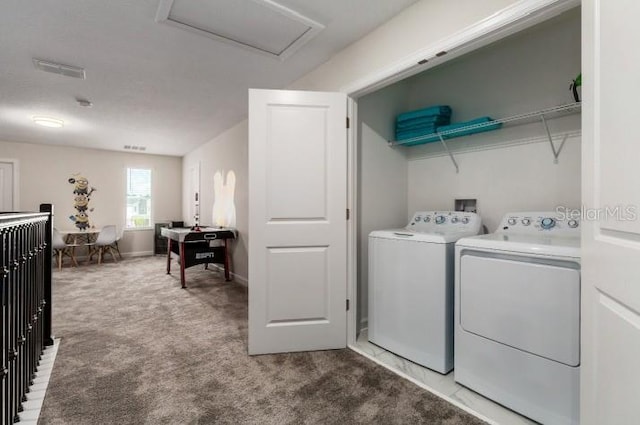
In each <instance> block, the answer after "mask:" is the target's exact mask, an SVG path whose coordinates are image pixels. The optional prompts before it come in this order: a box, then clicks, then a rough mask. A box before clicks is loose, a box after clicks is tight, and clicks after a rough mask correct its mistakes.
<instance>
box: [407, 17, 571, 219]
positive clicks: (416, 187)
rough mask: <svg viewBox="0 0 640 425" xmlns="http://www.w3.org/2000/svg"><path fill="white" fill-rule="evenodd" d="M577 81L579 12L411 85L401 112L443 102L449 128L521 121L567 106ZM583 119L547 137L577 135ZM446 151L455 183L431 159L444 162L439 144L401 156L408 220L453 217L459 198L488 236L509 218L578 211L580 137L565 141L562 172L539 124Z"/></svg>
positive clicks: (563, 122)
mask: <svg viewBox="0 0 640 425" xmlns="http://www.w3.org/2000/svg"><path fill="white" fill-rule="evenodd" d="M579 72H580V11H579V10H574V11H571V12H568V13H566V14H564V15H561V16H559V17H557V18H555V19H553V20H551V21H548V22H545V23H543V24H541V25H538V26H536V27H534V28H531V29H529V30H527V31H524V32H522V33H520V34H517V35H515V36H513V37H511V38H508V39H506V40H503V41H501V42H498V43H496V44H494V45H491V46H488V47H487V48H484V49H481V50H479V51H476V52H473V53H471V54H469V55H466V56H464V57H462V58H459V59H456V60H453V61H451V62H450V63H446V64H444V65H443V66H441V67H438V68H436V69H433V70H432V71H430V72H428V73H424V74H420V75H418V76H416V77H413V78H411V79H409V80H408V81H407V82H406V83H407V84H408V86H409V87H410V89H409V98H408V103H407V109H408V110H411V109H415V108H418V107H420V106H426V105H430V104H438V103H446V104H449V105H451V107H452V108H453V111H454V113H453V116H452V121H462V120H467V119H471V118H474V117H478V116H482V115H489V116H491V117H493V118H500V117H506V116H511V115H515V114H521V113H525V112H530V111H534V110H537V109H544V108H548V107H551V106H555V105H560V104H566V103H570V102H573V96H572V94H571V91H570V90H569V84H570V82H571V79H573V78H575V76H576V75H577V74H578V73H579ZM579 120H580V116H579V115H572V116H568V117H563V118H560V119H556V120H551V121H550V122H549V125H550V127H551V129H552V130H553V131H564V130H572V129H573V130H575V129H579V128H580V121H579ZM519 142H522V143H523V144H522V145H520V146H509V147H501V148H499V149H490V148H492V147H493V148H495V147H496V144H503V143H511V144H513V143H519ZM556 143H559V141H557V142H556ZM448 145H449V147H450V149H451V150H452V151H453V152H454V155H455V157H456V160H457V161H458V164H459V166H460V172H459V174H456V172H455V168H454V167H453V164H452V163H451V161H450V159H449V157H448V156H446V157H445V156H436V157H434V156H433V155H434V154H435V152H437V151H440V155H442V152H441V151H442V149H441V147H440V146H439V144H438V143H434V144H429V145H424V146H418V147H414V148H410V147H409V148H404V149H405V150H406V151H407V154H408V157H409V179H408V182H409V193H408V202H409V205H408V212H409V213H411V212H412V211H414V210H420V209H451V208H453V205H454V200H455V199H456V198H476V199H478V209H479V211H478V212H479V213H480V214H481V216H482V218H483V221H484V223H485V224H486V225H487V227H488V229H489V231H494V230H495V229H496V226H497V225H498V223H499V221H500V218H501V217H502V215H503V214H504V213H506V212H508V211H516V210H523V211H524V210H554V209H555V208H556V207H557V206H568V207H572V208H575V207H578V206H579V205H580V155H581V153H580V137H572V138H569V139H568V140H567V142H566V144H565V147H564V149H563V151H562V152H561V154H560V158H559V161H558V164H554V161H553V154H552V152H551V147H550V146H549V142H548V140H547V139H546V137H545V131H544V127H543V126H542V124H541V123H540V122H535V123H532V124H527V125H524V126H516V127H509V128H505V129H501V130H497V131H492V132H487V133H484V134H478V135H474V136H469V137H462V138H457V139H452V140H450V141H449V142H448ZM483 149H490V150H483ZM474 150H475V151H474ZM465 151H466V153H463V152H465Z"/></svg>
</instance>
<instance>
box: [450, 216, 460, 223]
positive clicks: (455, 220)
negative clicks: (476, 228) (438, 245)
mask: <svg viewBox="0 0 640 425" xmlns="http://www.w3.org/2000/svg"><path fill="white" fill-rule="evenodd" d="M458 220H459V218H458V217H451V222H452V223H457V222H458Z"/></svg>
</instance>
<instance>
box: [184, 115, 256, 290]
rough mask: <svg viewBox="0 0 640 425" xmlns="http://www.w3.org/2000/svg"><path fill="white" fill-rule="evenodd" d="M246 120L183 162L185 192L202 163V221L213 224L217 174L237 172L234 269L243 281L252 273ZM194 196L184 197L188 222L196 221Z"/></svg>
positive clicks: (233, 249)
mask: <svg viewBox="0 0 640 425" xmlns="http://www.w3.org/2000/svg"><path fill="white" fill-rule="evenodd" d="M246 123H247V122H246V121H244V122H243V123H241V124H240V125H236V126H235V127H233V128H231V129H230V130H228V131H226V132H224V133H223V134H221V135H220V136H218V137H216V138H215V139H213V140H211V141H210V142H208V143H206V144H205V145H203V146H201V147H200V148H198V149H196V150H194V151H192V152H190V153H189V154H187V155H185V156H184V158H183V161H182V169H183V182H184V183H183V191H184V193H185V194H187V193H189V186H188V185H189V179H190V174H189V173H190V170H191V168H192V167H193V166H194V165H196V164H197V163H198V162H199V163H200V223H201V224H209V225H210V224H213V202H214V190H213V176H214V174H215V173H216V172H218V171H219V172H221V173H222V174H223V175H224V176H225V178H226V176H227V172H229V171H233V172H234V173H235V175H236V189H235V206H236V228H237V229H238V239H236V240H235V241H234V242H233V243H232V247H233V248H232V253H231V259H232V267H231V268H232V272H233V273H234V274H235V278H236V279H239V280H240V281H245V282H246V280H247V275H248V256H247V243H248V234H247V229H248V227H249V226H248V224H249V221H248V212H249V207H248V199H247V195H248V192H249V188H248V181H247V178H248V169H247V167H248V161H249V158H248V152H247V148H248V145H247V131H248V129H247V125H246ZM190 204H191V199H184V200H183V205H182V216H183V219H184V221H185V222H186V223H192V222H193V218H192V216H191V213H190V211H191V208H190V207H191V205H190Z"/></svg>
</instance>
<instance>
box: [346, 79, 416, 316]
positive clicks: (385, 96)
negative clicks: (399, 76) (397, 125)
mask: <svg viewBox="0 0 640 425" xmlns="http://www.w3.org/2000/svg"><path fill="white" fill-rule="evenodd" d="M406 97H407V87H406V85H405V84H403V83H402V82H401V83H398V84H394V85H392V86H389V87H387V88H385V89H382V90H379V91H377V92H376V93H373V94H371V95H369V96H366V97H365V98H363V99H362V100H360V101H358V116H359V117H361V118H360V119H359V125H360V127H359V128H358V134H359V136H360V137H359V139H360V140H359V143H358V194H359V196H358V306H359V307H358V319H359V320H360V321H361V323H362V321H363V320H366V318H367V297H368V292H367V281H368V261H367V258H368V255H369V250H368V239H367V238H368V235H369V233H371V231H373V230H377V229H383V228H394V227H404V226H405V225H406V220H407V214H408V213H407V189H408V184H407V183H408V182H407V176H408V173H407V167H408V163H407V158H406V152H405V151H404V150H403V149H395V150H394V149H390V148H389V146H388V145H387V140H388V139H389V138H392V137H393V133H394V127H393V121H392V120H390V119H389V117H395V116H396V115H397V114H398V113H400V112H401V111H402V108H403V106H402V105H403V103H404V101H405V99H406ZM365 326H366V325H365Z"/></svg>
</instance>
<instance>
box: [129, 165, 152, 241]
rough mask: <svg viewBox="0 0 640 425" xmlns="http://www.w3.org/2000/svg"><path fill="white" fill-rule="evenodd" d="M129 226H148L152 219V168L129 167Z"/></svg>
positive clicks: (132, 227)
mask: <svg viewBox="0 0 640 425" xmlns="http://www.w3.org/2000/svg"><path fill="white" fill-rule="evenodd" d="M126 223H127V228H129V229H136V228H148V227H151V226H152V221H151V170H148V169H143V168H127V220H126Z"/></svg>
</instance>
